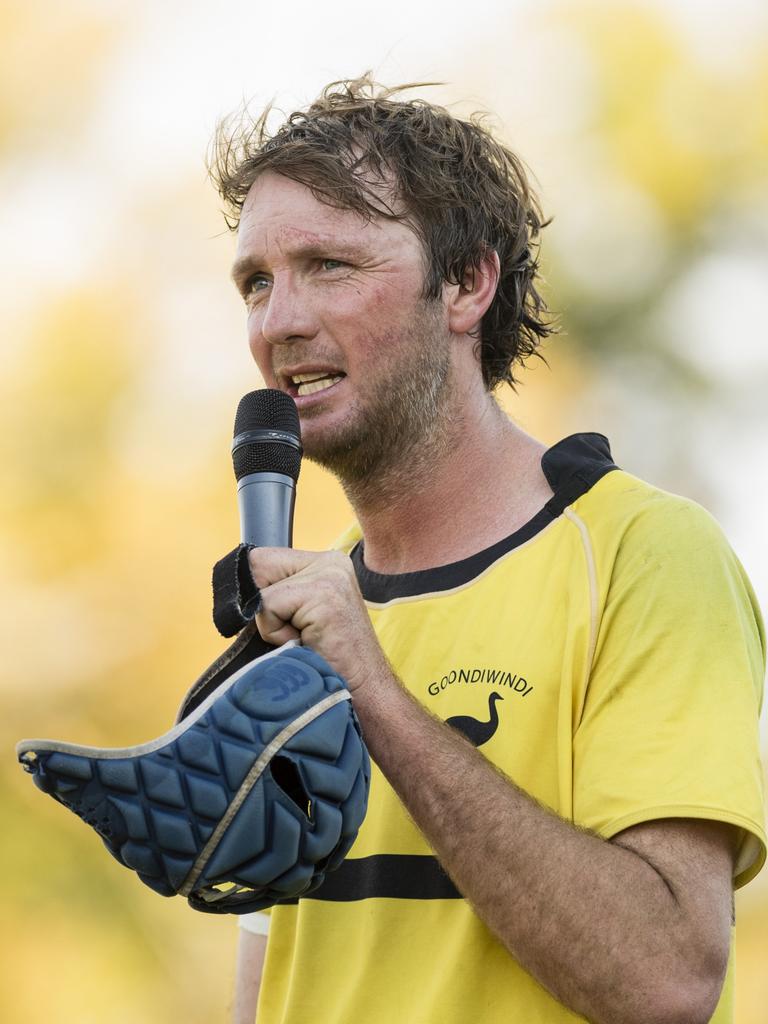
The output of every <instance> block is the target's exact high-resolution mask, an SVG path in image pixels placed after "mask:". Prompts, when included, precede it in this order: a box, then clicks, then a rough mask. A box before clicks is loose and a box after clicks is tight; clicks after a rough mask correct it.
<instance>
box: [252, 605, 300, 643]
mask: <svg viewBox="0 0 768 1024" xmlns="http://www.w3.org/2000/svg"><path fill="white" fill-rule="evenodd" d="M256 628H257V629H258V631H259V635H260V636H261V638H262V640H266V642H267V643H268V644H274V646H275V647H281V646H282V645H283V644H287V643H288V641H289V640H299V639H301V633H300V632H299V631H298V629H294V627H293V626H292V625H291V624H290V622H275V620H274V619H266V620H265V617H264V615H263V613H262V612H259V614H258V615H257V616H256Z"/></svg>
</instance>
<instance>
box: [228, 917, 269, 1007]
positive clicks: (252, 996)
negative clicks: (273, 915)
mask: <svg viewBox="0 0 768 1024" xmlns="http://www.w3.org/2000/svg"><path fill="white" fill-rule="evenodd" d="M266 949H267V937H266V935H254V934H253V933H252V932H249V931H246V930H245V929H244V928H243V929H241V930H240V936H239V939H238V944H237V972H236V975H235V998H234V1002H233V1005H232V1024H253V1022H254V1020H255V1019H256V1005H257V1003H258V1001H259V989H260V988H261V974H262V970H263V968H264V956H265V953H266Z"/></svg>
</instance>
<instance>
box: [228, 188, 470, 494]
mask: <svg viewBox="0 0 768 1024" xmlns="http://www.w3.org/2000/svg"><path fill="white" fill-rule="evenodd" d="M424 272H425V265H424V255H423V250H422V246H421V243H420V242H419V240H418V238H417V237H416V235H415V234H414V233H413V231H412V230H411V229H410V228H409V227H407V226H406V225H405V224H403V223H400V222H397V221H391V220H385V219H384V218H376V219H374V220H372V221H370V222H367V221H365V220H364V219H363V218H362V217H360V216H359V215H358V214H356V213H354V212H352V211H350V210H338V209H334V208H333V207H330V206H327V205H326V204H324V203H321V202H320V201H319V200H317V199H316V198H315V197H314V196H313V195H312V193H311V191H310V190H309V189H308V188H307V187H306V186H304V185H301V184H299V183H297V182H294V181H291V180H290V179H288V178H285V177H283V176H282V175H279V174H275V173H273V172H266V173H264V174H263V175H262V176H260V177H259V178H258V179H257V181H256V182H255V184H254V185H253V187H252V188H251V190H250V192H249V194H248V197H247V199H246V201H245V205H244V206H243V210H242V218H241V221H240V229H239V232H238V246H237V258H236V261H235V266H234V269H233V278H234V280H235V283H236V285H237V287H238V290H239V291H240V293H241V294H242V296H243V298H244V300H245V303H246V307H247V310H248V341H249V345H250V348H251V352H252V354H253V357H254V359H255V361H256V363H257V365H258V367H259V370H260V371H261V374H262V376H263V377H264V380H265V382H266V384H267V385H268V386H269V387H276V388H279V389H280V390H282V391H285V392H287V393H288V394H290V395H291V396H292V397H293V398H294V399H295V401H296V405H297V407H298V410H299V416H300V419H301V427H302V439H303V443H304V448H305V451H306V452H307V454H308V455H309V456H310V458H313V459H315V460H316V461H318V462H320V463H323V464H324V465H327V466H328V467H329V468H331V469H332V470H334V471H335V472H337V473H338V474H339V475H340V476H341V477H342V479H346V480H349V481H350V482H353V481H355V480H356V479H362V478H364V477H365V476H366V475H367V474H370V473H373V472H375V471H376V470H377V469H378V470H381V469H383V468H384V467H387V466H389V465H392V464H396V462H397V459H398V457H400V456H402V454H403V453H404V451H407V450H408V449H412V448H413V446H414V445H418V444H420V443H421V442H423V441H424V440H426V439H427V437H428V436H429V435H430V433H434V432H435V430H436V429H437V428H438V426H439V422H440V418H441V410H442V409H443V408H444V406H445V403H444V402H443V401H442V400H443V398H444V397H445V394H446V391H447V387H448V381H449V377H450V337H451V336H450V332H449V330H448V326H447V317H446V313H445V310H444V307H443V303H442V301H441V300H436V301H431V302H426V301H424V300H423V299H422V298H421V295H422V289H423V282H424Z"/></svg>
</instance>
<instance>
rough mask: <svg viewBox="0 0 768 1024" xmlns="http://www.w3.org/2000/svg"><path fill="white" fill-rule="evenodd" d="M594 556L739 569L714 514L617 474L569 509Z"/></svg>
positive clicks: (690, 502) (591, 490)
mask: <svg viewBox="0 0 768 1024" xmlns="http://www.w3.org/2000/svg"><path fill="white" fill-rule="evenodd" d="M570 511H571V513H572V514H573V515H574V516H575V517H577V518H578V519H579V520H580V521H581V522H582V523H583V525H584V527H585V528H586V530H587V531H588V533H589V535H590V537H591V540H592V543H593V544H594V545H595V546H596V548H597V551H598V553H602V554H603V555H604V556H605V557H606V558H608V559H610V560H611V561H613V560H615V558H617V557H618V556H619V555H623V556H627V555H631V554H633V553H634V554H636V555H637V557H639V558H642V559H644V560H650V561H651V562H655V563H656V564H657V565H658V564H661V563H662V562H667V561H668V560H669V559H673V560H674V561H680V560H681V559H682V560H685V561H688V562H690V560H693V562H694V563H699V562H701V561H702V560H703V561H710V560H712V559H713V558H714V559H717V560H723V561H725V562H727V563H729V564H731V565H732V566H733V567H734V568H736V567H738V570H740V571H741V572H743V570H741V567H740V566H739V563H738V559H737V558H736V556H735V554H734V553H733V550H732V549H731V546H730V544H729V543H728V540H727V539H726V537H725V534H724V533H723V530H722V528H721V526H720V524H719V523H718V522H717V520H716V519H715V518H714V516H713V515H712V514H711V513H710V512H708V511H707V509H705V508H703V506H701V505H699V504H698V503H697V502H695V501H692V500H691V499H690V498H685V497H682V496H681V495H678V494H672V493H670V492H668V491H664V490H662V489H661V488H659V487H654V486H653V485H652V484H649V483H647V482H646V481H644V480H640V479H639V478H638V477H635V476H632V475H631V474H630V473H626V472H624V471H623V470H615V471H614V472H612V473H609V474H607V475H606V476H605V477H603V478H602V479H601V480H600V481H599V482H598V483H597V484H596V485H595V486H594V487H593V488H591V489H590V490H589V491H588V492H587V493H586V494H584V495H582V496H581V497H580V498H579V499H578V500H577V501H575V502H574V503H573V505H572V506H571V510H570Z"/></svg>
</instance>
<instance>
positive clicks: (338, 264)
mask: <svg viewBox="0 0 768 1024" xmlns="http://www.w3.org/2000/svg"><path fill="white" fill-rule="evenodd" d="M329 263H330V264H333V266H329V265H328V264H329ZM344 265H345V264H344V261H343V260H333V259H324V260H323V269H324V270H338V269H339V267H343V266H344Z"/></svg>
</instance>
